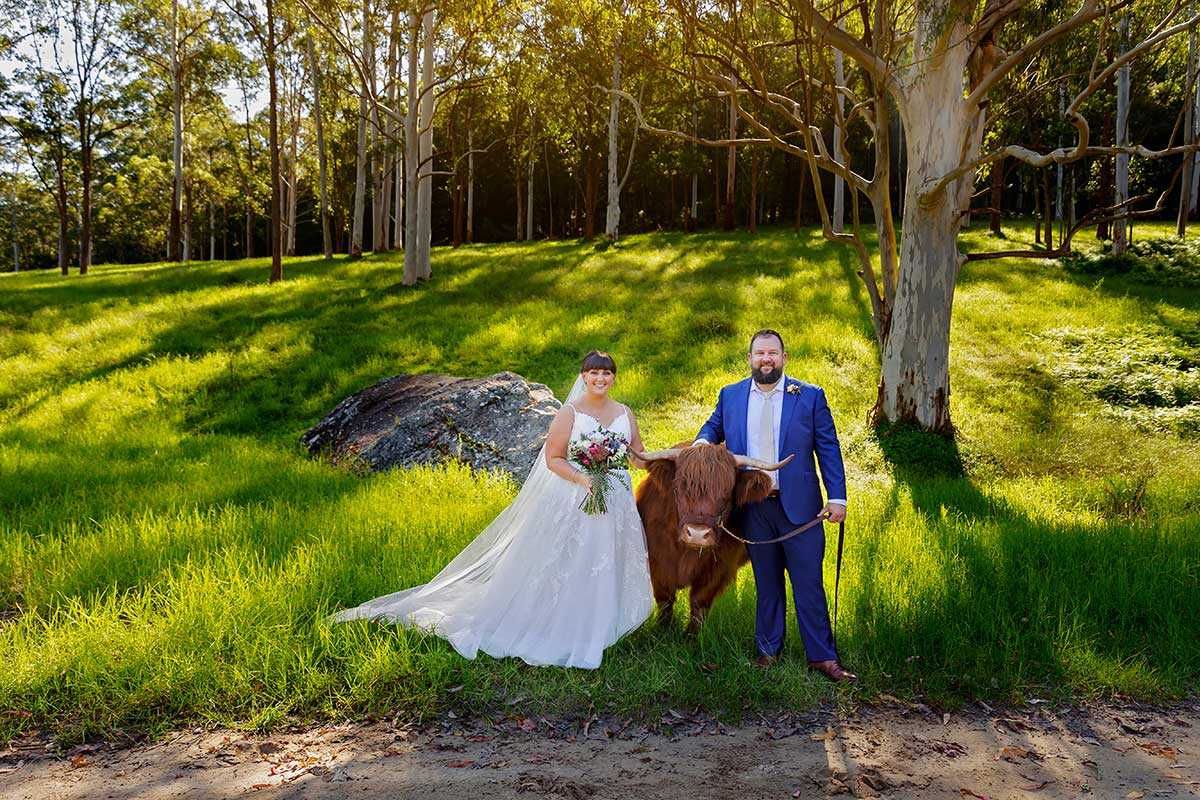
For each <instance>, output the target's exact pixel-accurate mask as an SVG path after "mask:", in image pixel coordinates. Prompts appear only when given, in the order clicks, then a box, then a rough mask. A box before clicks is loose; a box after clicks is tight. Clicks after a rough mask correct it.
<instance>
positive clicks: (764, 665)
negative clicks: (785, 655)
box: [754, 656, 779, 669]
mask: <svg viewBox="0 0 1200 800" xmlns="http://www.w3.org/2000/svg"><path fill="white" fill-rule="evenodd" d="M778 662H779V656H759V657H758V659H757V660H756V661H755V662H754V666H756V667H758V668H759V669H770V668H771V667H773V666H775V664H777V663H778Z"/></svg>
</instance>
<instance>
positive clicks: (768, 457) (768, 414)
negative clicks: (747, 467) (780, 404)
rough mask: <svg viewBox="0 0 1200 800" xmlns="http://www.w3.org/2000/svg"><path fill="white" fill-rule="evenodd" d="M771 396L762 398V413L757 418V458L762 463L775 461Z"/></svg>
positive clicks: (773, 410) (769, 394)
mask: <svg viewBox="0 0 1200 800" xmlns="http://www.w3.org/2000/svg"><path fill="white" fill-rule="evenodd" d="M771 394H773V392H772V393H767V394H764V395H763V396H762V398H763V399H762V412H761V413H760V414H759V417H758V457H759V458H761V459H763V460H764V461H774V460H775V408H774V407H773V405H772V403H771Z"/></svg>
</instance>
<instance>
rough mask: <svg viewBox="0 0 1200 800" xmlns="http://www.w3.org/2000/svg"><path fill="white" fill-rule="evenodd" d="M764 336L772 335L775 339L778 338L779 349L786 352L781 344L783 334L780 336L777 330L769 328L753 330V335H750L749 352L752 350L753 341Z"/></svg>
mask: <svg viewBox="0 0 1200 800" xmlns="http://www.w3.org/2000/svg"><path fill="white" fill-rule="evenodd" d="M766 336H774V337H775V338H776V339H778V340H779V349H780V350H782V351H783V352H785V353H786V352H787V348H786V347H784V346H783V336H781V335H780V334H779V331H775V330H771V329H770V328H763V329H762V330H761V331H755V332H754V335H753V336H751V337H750V350H749V352H751V353H753V352H754V342H755V340H757V339H762V338H764V337H766Z"/></svg>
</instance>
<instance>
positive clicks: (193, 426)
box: [0, 226, 1200, 740]
mask: <svg viewBox="0 0 1200 800" xmlns="http://www.w3.org/2000/svg"><path fill="white" fill-rule="evenodd" d="M1139 231H1140V235H1142V236H1145V235H1147V233H1149V234H1150V235H1154V234H1155V231H1154V229H1152V228H1151V227H1150V226H1141V227H1140V228H1139ZM1027 233H1028V232H1027V231H1020V230H1018V231H1016V232H1014V233H1013V234H1011V235H1012V236H1014V237H1017V238H1022V237H1023V238H1029V237H1028V236H1027V235H1026V234H1027ZM1158 233H1160V234H1162V235H1165V233H1166V229H1165V228H1164V229H1163V230H1162V231H1158ZM967 238H968V239H970V246H971V247H973V248H986V247H991V246H995V245H994V244H993V243H992V240H990V239H988V238H987V237H986V236H985V235H984V234H983V233H968V234H967ZM1005 244H1006V245H1007V244H1011V240H1010V242H1008V243H1005ZM854 269H855V266H854V263H853V261H852V259H851V257H850V254H849V253H848V252H846V251H844V250H842V249H839V248H835V247H834V246H832V245H829V244H827V243H825V242H824V241H823V240H822V239H821V237H820V232H819V231H815V230H805V231H802V232H800V233H798V234H797V233H793V232H792V231H790V230H777V231H767V232H764V233H760V234H759V235H758V236H749V235H745V234H733V235H724V234H720V235H718V234H703V235H697V236H681V235H677V234H656V235H647V236H638V237H631V238H630V239H628V240H627V241H625V242H624V243H622V245H621V246H620V247H617V248H612V249H609V250H607V251H604V252H597V251H596V250H595V249H594V248H593V247H592V246H591V245H590V244H582V243H578V242H551V243H533V244H520V245H512V244H509V245H479V246H472V247H464V248H461V249H459V250H449V249H438V250H436V251H435V254H434V260H433V274H434V277H433V280H432V281H430V282H429V283H427V284H425V285H423V286H421V287H419V288H416V289H408V288H404V287H401V286H400V285H399V279H400V275H401V272H402V263H401V258H400V257H399V255H380V256H373V257H368V258H365V259H363V260H361V261H356V262H350V261H346V260H343V259H340V258H339V259H335V260H332V261H325V260H322V259H314V258H299V259H292V260H289V261H288V262H287V263H286V264H285V275H286V276H287V277H286V280H285V281H284V282H283V283H281V284H276V285H268V284H267V283H266V280H265V279H266V276H267V274H268V265H267V263H266V262H265V261H263V260H258V261H250V262H240V261H239V262H217V263H193V264H190V265H186V266H171V265H149V266H101V267H97V268H94V270H93V274H92V275H90V276H88V277H87V278H83V279H81V278H79V277H77V276H72V277H70V278H68V279H64V278H62V277H61V276H59V275H55V274H48V273H47V274H41V273H39V274H29V273H22V274H19V275H12V274H6V275H0V710H6V711H12V712H19V713H6V714H3V715H0V740H3V739H6V738H11V737H12V736H15V735H19V734H20V733H21V732H23V731H27V730H30V729H32V728H35V727H40V728H49V729H53V730H56V731H57V732H59V733H60V734H61V735H62V736H64V737H67V738H76V737H80V736H88V735H93V734H95V733H100V732H107V731H111V730H113V729H114V728H124V729H128V730H147V729H148V730H154V729H156V728H159V727H163V726H170V725H173V724H178V723H180V722H182V721H187V722H189V723H191V722H196V721H206V720H207V721H216V722H222V723H233V724H245V725H251V726H269V725H272V724H275V723H277V722H279V721H282V720H284V719H288V718H295V717H300V718H308V717H316V716H321V717H337V716H344V715H349V714H360V713H364V712H368V711H374V710H380V709H384V708H395V707H398V708H399V709H400V712H401V713H402V714H404V715H420V714H423V713H427V712H429V711H430V710H432V709H436V708H439V707H445V706H446V705H451V706H454V707H465V708H469V709H470V708H475V709H479V708H486V707H496V706H502V707H505V708H510V707H509V706H505V705H504V704H505V703H508V702H512V701H514V700H517V699H518V698H523V699H521V700H520V702H517V703H514V705H513V706H511V708H512V709H514V713H516V711H520V713H525V712H526V711H528V710H533V709H540V710H542V711H546V712H557V713H573V712H584V711H587V710H588V709H597V710H600V711H604V710H613V711H620V712H638V711H643V710H644V711H647V712H652V711H654V710H656V709H661V708H662V707H664V706H672V705H674V706H678V705H681V704H682V705H688V706H697V705H699V706H705V707H707V708H709V709H712V710H715V711H718V712H721V713H725V714H729V715H733V716H736V715H739V714H742V713H745V712H748V711H749V710H750V709H754V708H758V707H763V706H789V707H796V706H805V705H809V704H812V703H814V702H818V701H820V700H822V699H824V698H827V697H829V696H831V694H832V693H833V692H834V689H832V688H831V687H830V686H829V685H828V684H826V683H824V682H822V681H821V680H819V679H818V678H816V677H813V676H812V675H810V674H808V673H807V672H806V670H805V669H804V666H803V664H804V659H803V653H802V648H801V647H800V644H799V637H798V636H797V635H796V633H795V628H794V625H795V623H794V620H793V621H792V629H791V633H790V634H789V641H788V645H787V651H786V653H787V656H788V658H787V659H786V661H785V662H784V664H783V665H782V666H781V667H779V668H777V669H775V670H772V671H771V672H769V673H766V674H764V673H762V672H760V671H757V670H754V669H752V668H751V667H750V666H749V662H750V657H751V655H752V652H751V651H752V646H753V645H752V639H753V605H754V594H753V592H754V590H753V581H752V579H751V576H750V573H749V570H748V569H746V570H744V571H743V573H742V574H741V576H740V578H739V581H738V584H737V586H736V588H735V589H732V590H730V592H728V593H727V594H726V595H725V596H724V597H723V598H722V599H721V600H720V601H719V602H718V603H717V605H716V606H715V607H714V610H713V614H712V616H711V618H710V621H709V623H708V625H707V627H706V629H705V631H704V633H703V634H702V635H701V636H700V637H699V639H698V640H696V641H690V640H687V639H685V638H684V637H682V635H680V634H678V633H676V632H674V631H671V630H666V631H664V630H662V629H660V628H659V626H657V625H654V624H650V625H647V626H645V627H644V628H643V629H641V630H639V631H637V632H636V633H635V634H633V635H631V636H630V637H628V638H627V639H625V640H623V641H622V642H621V643H620V644H619V645H617V646H616V647H615V648H613V649H612V650H611V651H610V652H609V653H608V654H606V657H605V663H604V665H603V667H602V668H601V669H599V670H597V671H595V672H582V671H578V670H562V669H545V668H542V669H533V668H528V667H525V666H523V665H521V664H519V663H512V662H511V660H509V661H499V662H498V661H495V660H493V659H490V658H487V657H481V658H480V659H479V660H478V661H475V662H467V661H465V660H463V659H461V658H460V657H458V656H457V655H456V654H455V653H454V652H453V651H452V650H451V649H450V648H449V647H448V646H446V645H445V644H443V643H442V642H441V641H439V640H437V639H435V638H432V637H426V636H421V635H415V634H410V633H407V632H405V631H403V630H395V629H392V628H382V627H378V626H372V625H364V624H356V625H342V626H336V627H333V628H327V627H324V626H322V625H321V624H320V623H319V620H320V618H321V617H322V616H323V615H325V614H326V613H328V612H329V611H332V610H335V609H337V608H341V607H345V606H347V605H352V604H356V603H358V602H361V601H362V600H364V599H367V598H369V597H373V596H376V595H379V594H383V593H386V592H389V591H394V590H396V589H399V588H403V587H405V586H409V585H413V584H416V583H420V582H423V581H424V580H426V579H428V578H429V577H431V576H432V575H433V574H434V573H436V571H437V570H438V568H439V567H440V566H441V565H442V564H444V563H445V562H446V561H447V560H448V559H449V558H450V556H451V555H453V554H454V553H455V552H457V551H458V550H459V549H460V548H461V547H462V546H463V545H464V544H465V543H466V542H468V541H470V539H471V538H472V537H473V536H474V535H475V534H476V533H477V532H478V531H479V530H481V529H482V528H483V527H484V526H485V525H486V524H487V522H488V521H489V520H490V519H491V518H492V517H493V516H494V515H495V514H496V513H497V512H498V511H499V510H500V509H501V508H502V507H503V506H504V505H505V504H506V503H507V502H508V500H509V499H511V497H512V496H513V494H514V492H515V487H514V486H513V485H512V484H511V483H509V482H507V481H505V480H502V479H498V478H496V477H494V476H488V475H473V474H471V473H470V472H469V471H467V470H465V469H463V468H461V467H459V466H456V465H453V464H448V465H445V466H442V467H438V468H431V469H415V470H410V471H396V472H393V473H390V474H384V475H366V476H364V475H357V474H353V473H352V472H349V471H345V470H340V469H337V468H332V467H330V466H328V465H326V464H323V463H319V462H314V461H310V460H309V459H308V458H307V456H306V454H305V453H304V452H303V450H302V448H300V446H299V444H298V442H297V439H298V437H299V435H300V433H301V432H302V431H304V430H305V429H307V428H308V427H310V426H311V425H312V424H313V423H314V422H315V421H316V420H318V419H319V418H320V417H321V416H322V415H323V414H324V413H326V412H327V411H328V410H329V409H330V408H332V406H333V405H335V404H336V403H337V402H338V401H339V400H340V399H341V398H343V397H344V396H346V395H348V394H350V393H352V392H354V391H356V390H357V389H360V388H362V387H364V386H366V385H368V384H370V383H372V382H374V381H376V380H379V379H381V378H384V377H388V376H391V375H395V374H397V373H400V372H437V373H448V374H455V375H464V376H481V375H486V374H490V373H492V372H497V371H500V370H504V369H508V370H513V371H515V372H518V373H520V374H522V375H524V376H525V377H527V378H529V379H531V380H536V381H540V382H544V383H547V384H549V385H550V386H551V388H553V389H554V390H555V391H556V393H557V394H558V395H559V396H560V397H561V396H562V395H563V394H564V393H565V391H566V389H567V388H568V387H569V386H570V384H571V382H572V380H573V378H574V370H575V369H576V368H577V365H578V361H579V358H580V357H581V356H582V355H583V353H585V352H586V351H587V350H589V349H591V348H593V347H595V348H600V349H607V350H609V351H611V352H613V353H614V355H615V356H616V358H617V360H618V364H619V366H620V374H619V377H618V384H617V387H616V389H615V392H614V393H615V394H616V395H617V396H618V397H619V398H620V399H622V400H623V401H625V402H626V403H628V404H629V405H630V406H631V407H632V408H633V409H634V410H635V411H636V412H637V413H638V416H639V422H640V425H641V428H642V431H643V434H644V436H645V437H646V439H647V443H648V444H649V445H650V446H665V445H668V444H670V443H672V442H674V441H677V440H679V439H682V438H686V437H690V436H692V435H694V433H695V431H696V429H697V428H698V427H699V424H700V423H701V422H702V421H703V420H704V419H705V418H706V416H707V414H708V413H709V412H710V410H711V407H712V404H713V402H714V401H715V398H716V394H717V391H718V389H719V388H720V387H721V386H722V385H724V384H725V383H728V382H730V381H733V380H737V379H740V378H741V377H743V376H744V375H745V371H746V367H745V361H744V357H743V355H742V354H743V353H744V351H745V348H746V345H747V340H748V338H749V335H750V333H752V332H753V331H754V330H756V329H758V328H760V327H775V328H778V329H780V330H781V331H782V332H783V333H784V335H785V337H786V344H787V349H788V351H789V354H790V356H791V360H790V362H789V364H788V372H789V374H792V375H795V376H797V377H800V378H802V379H805V380H809V381H811V382H814V383H817V384H820V385H822V386H824V387H825V389H826V392H827V394H828V397H829V400H830V403H831V405H832V408H833V412H834V416H835V419H836V421H837V423H838V426H839V432H840V435H841V439H842V444H843V449H844V451H845V454H846V459H847V466H848V471H849V475H850V503H851V521H850V524H849V526H848V531H847V534H848V544H847V551H846V566H845V569H844V573H843V577H842V589H841V619H840V622H839V628H838V634H839V643H840V648H841V650H842V654H843V657H844V659H845V660H846V662H847V663H848V664H849V665H851V666H852V667H854V668H855V669H856V670H857V671H859V672H860V673H862V674H863V675H864V678H865V680H864V684H863V685H862V686H861V687H859V688H857V689H854V690H851V693H852V694H854V695H855V696H858V697H860V698H862V699H866V700H869V699H870V698H872V697H875V696H876V695H877V693H879V692H884V693H889V694H893V695H899V696H906V697H912V696H921V697H923V698H925V699H926V700H927V701H929V702H937V703H947V704H954V703H956V702H960V701H961V700H963V699H964V698H968V697H979V698H983V699H986V700H988V701H989V702H1022V701H1023V700H1025V699H1028V698H1031V697H1039V698H1065V697H1069V696H1080V695H1082V696H1094V695H1111V694H1118V693H1119V694H1130V695H1136V696H1140V697H1144V698H1148V699H1163V698H1168V697H1173V696H1178V695H1181V694H1186V693H1193V692H1195V691H1196V688H1197V685H1198V680H1200V637H1197V636H1196V628H1195V620H1196V619H1197V618H1200V368H1198V367H1197V365H1198V364H1200V289H1197V288H1193V287H1194V284H1192V286H1191V287H1189V285H1187V284H1186V283H1185V284H1184V285H1182V286H1172V285H1164V284H1163V283H1161V282H1160V283H1143V282H1139V280H1140V279H1139V276H1138V275H1137V274H1135V273H1130V274H1126V275H1117V276H1107V277H1106V276H1104V275H1099V276H1098V275H1096V274H1089V273H1087V272H1083V271H1066V270H1064V269H1063V268H1061V267H1059V266H1058V265H1056V264H1054V263H1042V262H1034V261H1013V260H1004V261H990V262H972V263H970V264H968V265H967V266H966V268H965V269H964V272H963V276H962V278H961V280H960V284H959V289H958V294H957V297H956V302H955V324H954V329H953V337H952V351H951V358H952V361H951V364H952V367H951V374H952V387H953V394H952V400H951V402H952V413H953V416H954V421H955V423H956V425H957V426H958V430H959V437H958V440H957V442H956V443H955V444H954V445H953V446H950V445H946V444H944V443H940V441H938V440H934V441H931V440H929V439H928V438H926V437H922V436H914V435H912V434H910V433H908V432H905V431H902V430H900V431H893V432H891V433H890V434H889V435H886V436H883V437H882V438H880V437H876V436H875V435H874V434H873V433H872V432H871V431H870V429H869V428H868V427H867V424H866V415H867V411H868V410H869V408H870V406H871V404H872V402H873V401H874V396H875V384H876V381H877V352H876V349H875V346H874V341H873V340H874V337H873V333H872V327H871V322H870V311H869V301H868V299H867V296H866V292H865V289H864V288H863V286H862V285H861V283H860V282H859V281H858V279H857V278H856V277H855V275H854ZM430 498H433V499H434V502H430ZM832 568H833V565H832V558H830V559H829V560H828V563H827V571H828V576H827V577H828V578H829V586H832ZM579 602H581V603H586V602H588V598H584V597H581V598H579ZM684 605H685V604H684V603H681V604H680V606H681V608H680V609H679V612H678V613H680V614H682V613H684V612H685V609H684V608H682V606H684ZM838 691H842V690H838Z"/></svg>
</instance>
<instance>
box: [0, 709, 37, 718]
mask: <svg viewBox="0 0 1200 800" xmlns="http://www.w3.org/2000/svg"><path fill="white" fill-rule="evenodd" d="M4 715H5V716H7V717H32V716H33V714H32V713H31V712H29V711H24V710H22V709H19V708H10V709H9V710H8V711H5V712H4Z"/></svg>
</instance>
